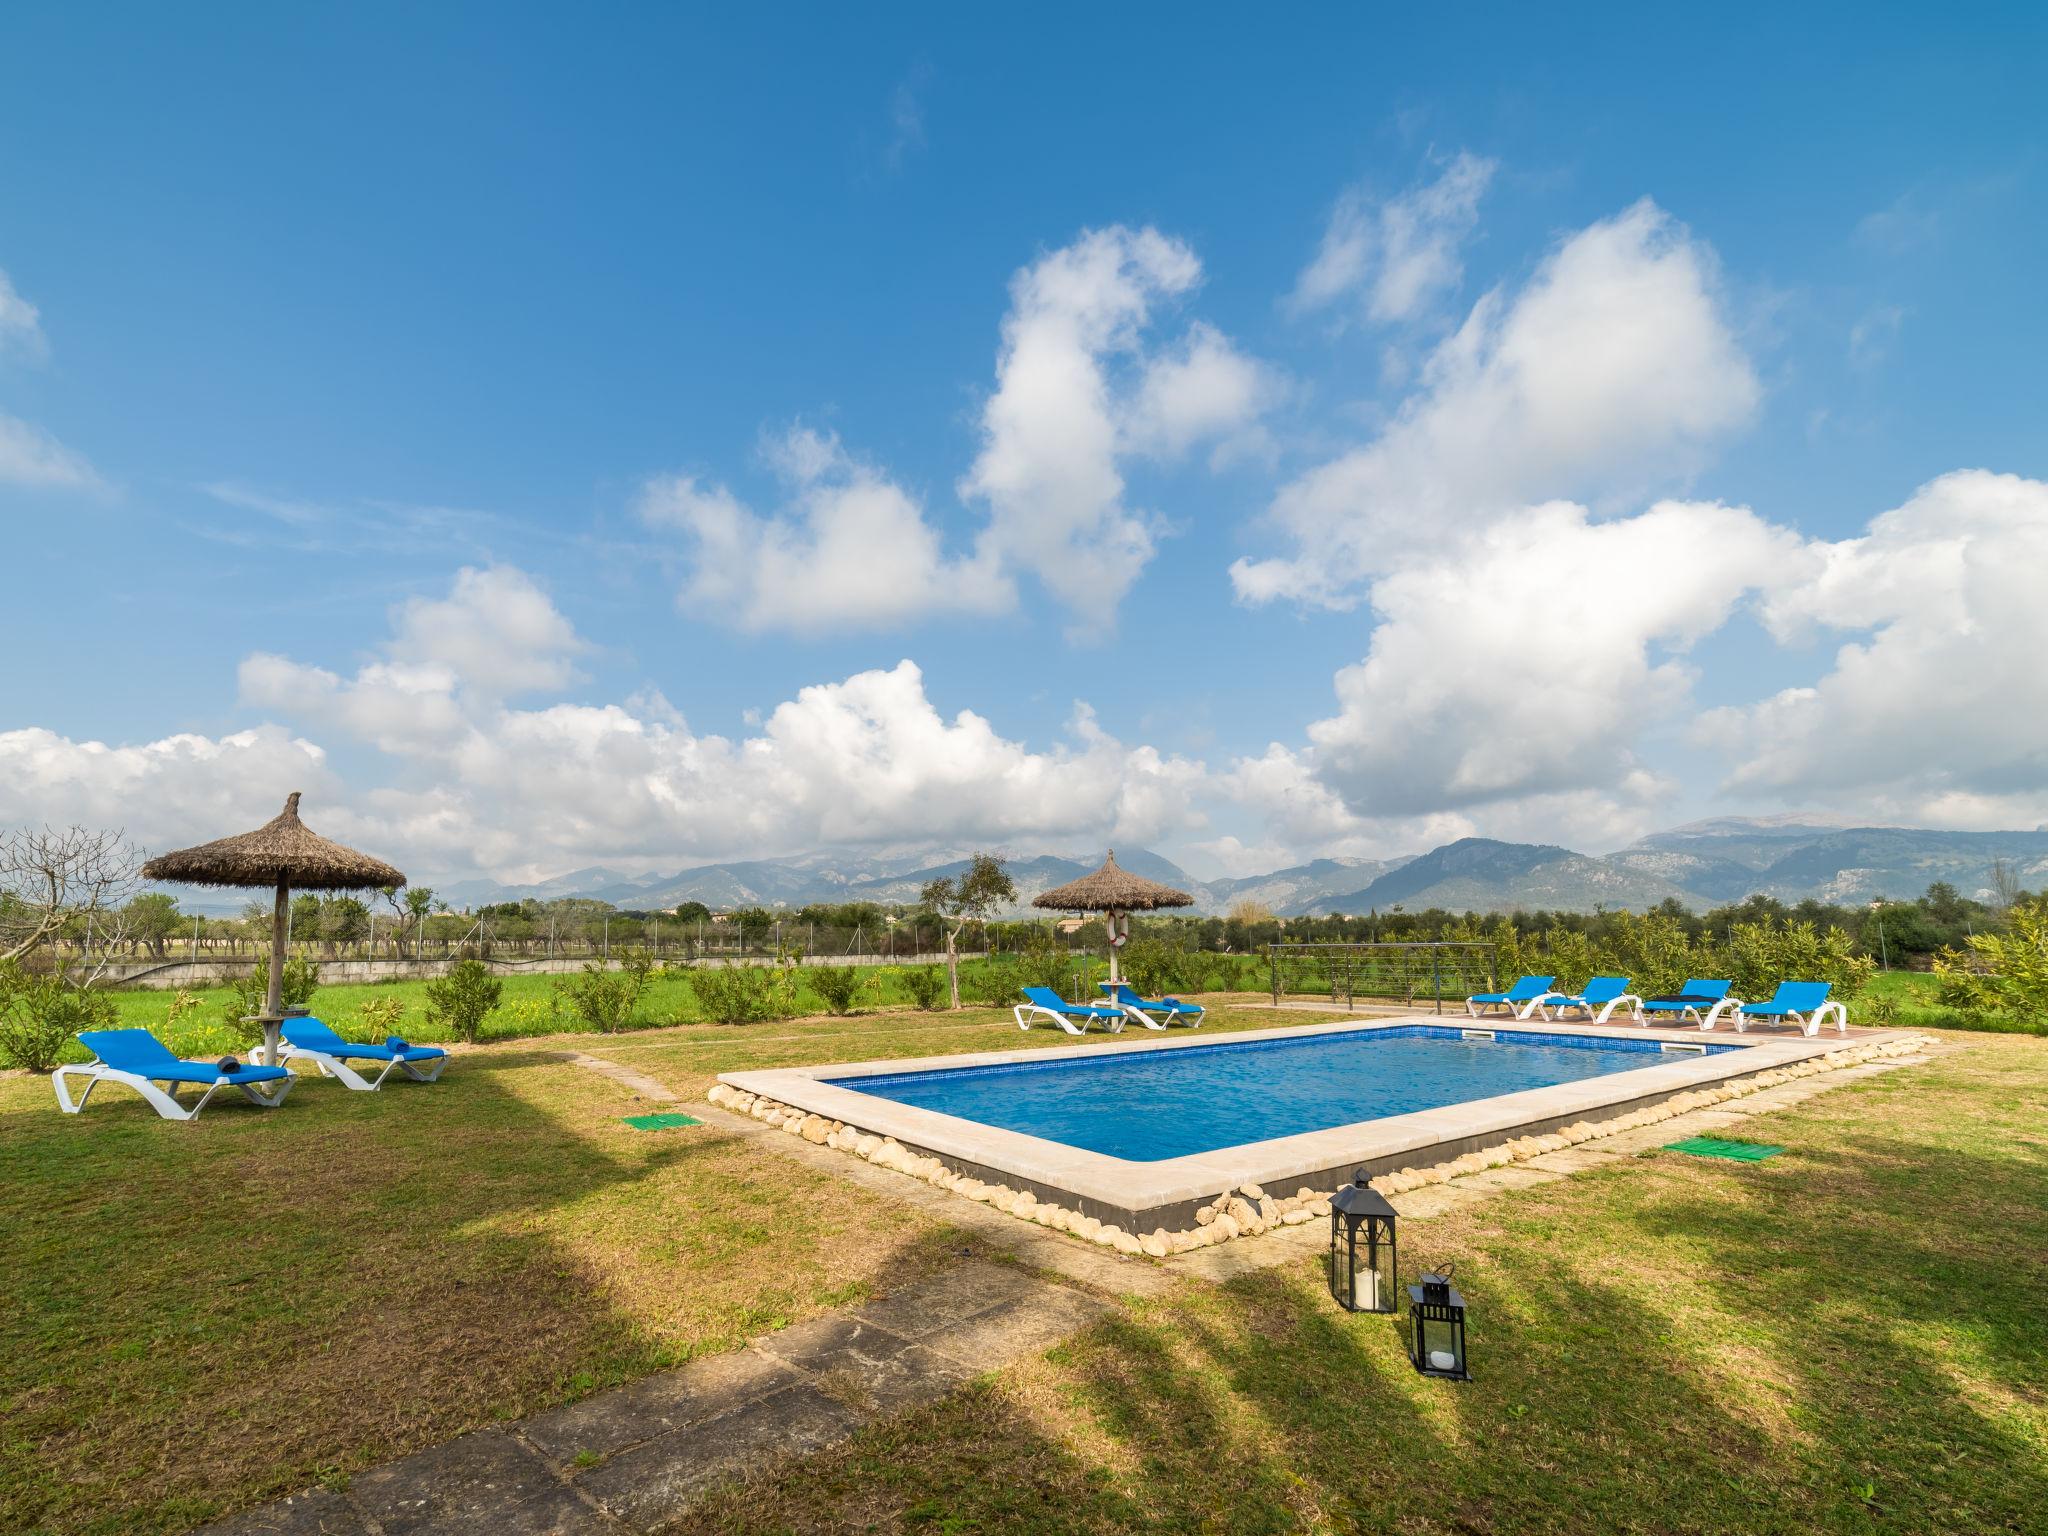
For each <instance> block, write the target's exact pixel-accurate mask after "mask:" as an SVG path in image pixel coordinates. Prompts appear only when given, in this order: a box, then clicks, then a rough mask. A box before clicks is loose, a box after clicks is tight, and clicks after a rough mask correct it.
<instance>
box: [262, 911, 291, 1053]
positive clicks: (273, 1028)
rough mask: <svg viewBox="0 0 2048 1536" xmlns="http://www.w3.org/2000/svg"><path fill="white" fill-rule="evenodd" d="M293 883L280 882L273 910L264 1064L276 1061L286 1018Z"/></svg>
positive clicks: (265, 1007) (265, 1014)
mask: <svg viewBox="0 0 2048 1536" xmlns="http://www.w3.org/2000/svg"><path fill="white" fill-rule="evenodd" d="M291 889H292V888H291V886H290V885H289V884H288V883H287V882H285V881H283V880H280V881H278V882H277V905H276V907H274V908H273V909H272V911H271V914H270V991H269V993H268V994H267V995H266V996H265V997H264V999H263V1064H264V1065H265V1066H266V1067H274V1066H276V1065H277V1036H278V1027H279V1021H280V1020H282V1019H283V1018H284V931H285V920H286V919H287V918H288V917H289V916H290V915H291Z"/></svg>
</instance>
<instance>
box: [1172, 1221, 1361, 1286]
mask: <svg viewBox="0 0 2048 1536" xmlns="http://www.w3.org/2000/svg"><path fill="white" fill-rule="evenodd" d="M1329 1243H1330V1224H1329V1222H1328V1221H1305V1222H1302V1223H1301V1224H1300V1225H1299V1226H1293V1227H1280V1228H1278V1229H1276V1230H1274V1231H1271V1232H1261V1233H1260V1234H1259V1235H1258V1236H1256V1237H1241V1238H1236V1239H1234V1240H1232V1241H1231V1242H1227V1243H1218V1244H1217V1245H1216V1246H1215V1247H1213V1248H1197V1249H1195V1250H1194V1252H1192V1253H1184V1254H1181V1255H1179V1256H1177V1257H1176V1258H1174V1259H1172V1260H1171V1261H1170V1262H1171V1264H1172V1265H1173V1267H1174V1268H1175V1269H1177V1270H1180V1271H1182V1272H1183V1273H1185V1274H1190V1275H1195V1276H1198V1277H1200V1278H1201V1279H1204V1280H1207V1281H1209V1282H1210V1283H1211V1284H1214V1285H1223V1284H1225V1283H1227V1282H1229V1281H1231V1280H1235V1279H1236V1278H1237V1277H1238V1276H1240V1275H1249V1274H1255V1273H1256V1272H1258V1271H1259V1270H1262V1269H1271V1268H1272V1267H1273V1266H1274V1265H1276V1264H1288V1263H1292V1262H1293V1261H1294V1260H1296V1259H1299V1258H1302V1257H1303V1256H1305V1255H1307V1254H1311V1253H1321V1252H1322V1251H1323V1250H1324V1249H1325V1248H1327V1247H1328V1246H1329Z"/></svg>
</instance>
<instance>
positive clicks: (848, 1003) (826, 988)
mask: <svg viewBox="0 0 2048 1536" xmlns="http://www.w3.org/2000/svg"><path fill="white" fill-rule="evenodd" d="M804 979H805V980H806V981H808V982H809V983H810V984H811V990H812V991H813V992H815V993H817V994H818V996H819V997H821V998H822V999H824V1002H825V1008H826V1011H827V1012H830V1013H851V1012H853V1005H854V1004H855V1003H856V1002H858V1001H860V999H861V998H862V997H863V996H864V995H865V994H866V992H867V978H866V977H864V976H862V975H861V973H860V968H859V967H858V966H852V965H814V966H812V967H811V968H810V970H809V971H808V972H806V973H805V976H804Z"/></svg>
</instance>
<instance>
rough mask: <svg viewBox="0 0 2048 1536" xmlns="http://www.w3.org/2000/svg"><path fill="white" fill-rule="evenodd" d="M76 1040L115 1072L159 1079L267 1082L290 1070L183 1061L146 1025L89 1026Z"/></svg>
mask: <svg viewBox="0 0 2048 1536" xmlns="http://www.w3.org/2000/svg"><path fill="white" fill-rule="evenodd" d="M78 1043H79V1044H80V1045H82V1046H84V1047H85V1048H86V1049H87V1050H88V1051H91V1052H92V1053H93V1055H95V1056H97V1057H98V1058H99V1059H100V1060H101V1062H103V1063H104V1064H105V1065H107V1066H109V1067H112V1068H113V1069H114V1070H115V1071H116V1072H128V1073H131V1074H133V1075H134V1076H136V1077H146V1078H149V1079H150V1080H152V1081H153V1082H159V1083H219V1082H228V1083H236V1084H240V1083H268V1082H274V1081H276V1080H277V1079H278V1078H280V1077H289V1076H291V1074H290V1073H289V1072H287V1071H285V1069H284V1068H283V1067H252V1066H249V1065H247V1064H244V1065H243V1066H242V1067H241V1069H240V1070H238V1071H234V1072H222V1071H221V1070H220V1067H219V1066H218V1065H217V1064H216V1063H214V1062H211V1061H183V1060H180V1059H179V1058H178V1057H176V1056H173V1055H172V1054H171V1048H170V1047H169V1046H167V1045H165V1044H164V1043H163V1041H161V1040H159V1039H157V1037H156V1036H155V1035H153V1034H151V1033H150V1032H149V1031H148V1030H146V1029H89V1030H86V1031H85V1032H84V1033H83V1034H81V1035H80V1036H79V1037H78Z"/></svg>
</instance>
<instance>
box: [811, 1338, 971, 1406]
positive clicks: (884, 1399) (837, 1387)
mask: <svg viewBox="0 0 2048 1536" xmlns="http://www.w3.org/2000/svg"><path fill="white" fill-rule="evenodd" d="M977 1374H979V1373H978V1372H976V1371H974V1370H972V1369H970V1368H969V1367H968V1366H966V1365H963V1364H961V1363H960V1362H959V1361H957V1360H952V1359H948V1358H947V1357H946V1356H944V1355H941V1354H937V1353H934V1352H933V1351H932V1350H929V1349H926V1348H925V1347H924V1346H923V1345H922V1344H913V1345H911V1346H910V1347H909V1348H908V1349H905V1350H903V1351H902V1352H901V1353H900V1354H896V1355H892V1356H890V1357H889V1358H888V1359H886V1360H874V1361H867V1362H852V1361H849V1362H847V1363H845V1364H840V1365H835V1366H833V1367H831V1368H830V1369H828V1370H824V1371H821V1372H820V1373H819V1375H818V1387H819V1389H820V1390H821V1391H823V1392H825V1393H826V1394H827V1395H828V1396H831V1397H834V1398H837V1399H838V1400H839V1401H840V1402H842V1403H844V1404H845V1405H846V1406H847V1407H849V1408H851V1409H853V1410H854V1411H855V1412H856V1413H859V1414H860V1415H861V1416H862V1417H864V1418H865V1417H870V1416H883V1415H888V1414H895V1413H901V1412H903V1411H904V1410H906V1409H909V1408H917V1407H921V1406H923V1405H924V1404H926V1403H931V1402H937V1401H938V1400H939V1399H940V1398H942V1397H944V1396H945V1395H946V1394H947V1393H949V1392H952V1391H954V1390H955V1389H956V1388H959V1387H961V1386H964V1385H965V1384H966V1383H968V1382H970V1381H972V1380H973V1379H974V1377H975V1376H976V1375H977Z"/></svg>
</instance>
